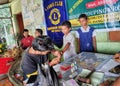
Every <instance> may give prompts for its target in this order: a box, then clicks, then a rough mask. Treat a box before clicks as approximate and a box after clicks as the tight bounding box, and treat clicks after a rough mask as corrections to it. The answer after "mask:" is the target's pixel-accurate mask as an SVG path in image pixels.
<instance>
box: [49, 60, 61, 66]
mask: <svg viewBox="0 0 120 86" xmlns="http://www.w3.org/2000/svg"><path fill="white" fill-rule="evenodd" d="M59 62H60V58H54V59H53V60H52V61H51V62H50V63H49V65H50V66H53V65H55V64H58V63H59Z"/></svg>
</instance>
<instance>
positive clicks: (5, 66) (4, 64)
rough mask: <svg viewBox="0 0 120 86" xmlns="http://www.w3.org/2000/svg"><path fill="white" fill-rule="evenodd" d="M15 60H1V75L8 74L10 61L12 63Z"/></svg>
mask: <svg viewBox="0 0 120 86" xmlns="http://www.w3.org/2000/svg"><path fill="white" fill-rule="evenodd" d="M12 60H13V58H0V74H6V73H7V72H8V70H9V68H10V66H11V65H10V64H9V63H8V62H9V61H12Z"/></svg>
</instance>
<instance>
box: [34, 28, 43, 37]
mask: <svg viewBox="0 0 120 86" xmlns="http://www.w3.org/2000/svg"><path fill="white" fill-rule="evenodd" d="M42 35H43V31H42V29H38V28H37V29H36V30H35V37H38V36H42Z"/></svg>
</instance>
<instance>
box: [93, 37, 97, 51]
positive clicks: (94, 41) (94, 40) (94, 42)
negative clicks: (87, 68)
mask: <svg viewBox="0 0 120 86" xmlns="http://www.w3.org/2000/svg"><path fill="white" fill-rule="evenodd" d="M93 47H94V51H95V52H96V51H97V47H96V36H94V37H93Z"/></svg>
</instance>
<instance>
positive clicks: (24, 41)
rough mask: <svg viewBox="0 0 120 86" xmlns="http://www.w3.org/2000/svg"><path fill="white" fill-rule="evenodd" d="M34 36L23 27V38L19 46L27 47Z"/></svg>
mask: <svg viewBox="0 0 120 86" xmlns="http://www.w3.org/2000/svg"><path fill="white" fill-rule="evenodd" d="M33 39H34V37H33V36H30V35H29V31H28V30H27V29H24V31H23V38H22V39H21V47H22V49H23V50H25V49H27V48H28V47H29V46H31V44H32V41H33Z"/></svg>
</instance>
